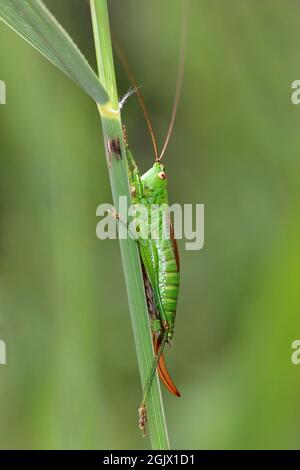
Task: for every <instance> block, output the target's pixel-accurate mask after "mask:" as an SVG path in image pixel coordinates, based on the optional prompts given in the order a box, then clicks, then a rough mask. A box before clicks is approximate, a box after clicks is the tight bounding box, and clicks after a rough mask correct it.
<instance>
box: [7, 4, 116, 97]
mask: <svg viewBox="0 0 300 470" xmlns="http://www.w3.org/2000/svg"><path fill="white" fill-rule="evenodd" d="M0 20H2V21H4V23H6V24H7V25H8V26H9V27H10V28H12V29H13V30H14V31H16V32H17V33H18V34H19V35H20V36H22V37H23V38H24V39H25V40H26V41H27V42H28V43H29V44H31V45H32V46H33V47H35V48H36V49H37V50H38V51H39V52H40V53H41V54H43V55H44V56H45V57H46V58H47V59H48V60H50V62H52V63H53V64H54V65H56V67H58V68H59V69H60V70H61V71H62V72H64V73H65V74H66V75H67V76H68V77H69V78H71V79H72V80H73V81H74V82H75V83H77V84H78V85H79V86H80V87H81V88H82V89H83V90H84V91H85V92H86V93H87V94H88V95H90V96H91V97H92V98H93V99H94V100H95V101H97V102H98V103H100V104H105V103H107V102H108V100H109V96H108V94H107V92H106V90H105V89H104V88H103V86H102V85H101V83H100V82H99V79H98V77H97V75H96V74H95V73H94V71H93V69H92V68H91V66H90V65H89V64H88V62H87V61H86V59H85V58H84V56H83V54H82V53H81V52H80V50H79V49H78V47H77V46H76V45H75V43H74V42H73V40H72V39H71V38H70V36H69V35H68V34H67V32H66V31H65V30H64V29H63V28H62V26H61V25H60V24H59V23H58V21H57V20H56V19H55V18H54V16H53V15H52V14H51V13H50V12H49V10H48V9H47V8H46V7H45V6H44V4H43V3H42V2H41V1H40V0H1V1H0Z"/></svg>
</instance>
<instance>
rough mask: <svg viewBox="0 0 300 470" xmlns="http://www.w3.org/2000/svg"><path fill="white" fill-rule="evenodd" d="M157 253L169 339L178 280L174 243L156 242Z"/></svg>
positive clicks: (172, 328)
mask: <svg viewBox="0 0 300 470" xmlns="http://www.w3.org/2000/svg"><path fill="white" fill-rule="evenodd" d="M157 252H158V257H159V274H158V281H159V292H160V298H161V301H162V305H163V307H164V311H165V315H166V318H167V321H168V324H169V328H170V334H169V336H170V338H171V337H172V335H173V331H174V323H175V315H176V310H177V299H178V291H179V278H180V275H179V269H178V263H177V262H176V256H175V251H174V241H173V240H172V239H166V240H158V241H157Z"/></svg>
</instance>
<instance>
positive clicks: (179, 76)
mask: <svg viewBox="0 0 300 470" xmlns="http://www.w3.org/2000/svg"><path fill="white" fill-rule="evenodd" d="M186 35H187V2H186V1H184V2H183V19H182V29H181V39H180V52H179V62H178V71H177V80H176V90H175V98H174V104H173V109H172V115H171V121H170V125H169V129H168V132H167V136H166V139H165V143H164V145H163V148H162V151H161V153H160V156H159V157H158V158H156V161H158V162H160V161H161V159H162V158H163V156H164V154H165V151H166V149H167V146H168V144H169V140H170V137H171V134H172V131H173V127H174V123H175V119H176V114H177V109H178V104H179V99H180V94H181V89H182V82H183V74H184V63H185V50H186Z"/></svg>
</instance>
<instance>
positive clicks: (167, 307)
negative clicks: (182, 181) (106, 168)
mask: <svg viewBox="0 0 300 470" xmlns="http://www.w3.org/2000/svg"><path fill="white" fill-rule="evenodd" d="M184 39H185V28H183V38H182V41H181V50H180V60H179V66H178V77H177V85H176V94H175V99H174V105H173V111H172V117H171V121H170V125H169V129H168V132H167V137H166V139H165V143H164V145H163V148H162V151H161V153H160V154H158V151H157V145H156V140H155V137H154V132H153V128H152V125H151V121H150V118H149V115H148V112H147V109H146V106H145V103H144V100H143V97H142V94H141V92H140V90H139V87H137V85H136V82H135V79H134V77H133V74H132V72H131V69H130V67H129V64H128V62H127V60H126V59H125V57H124V54H123V52H122V51H121V48H120V46H119V45H118V43H117V42H116V41H114V43H115V44H114V45H115V48H116V50H117V53H118V56H119V58H120V60H121V62H122V64H123V66H124V68H125V70H126V72H127V74H128V76H129V78H130V81H131V83H132V85H133V90H134V91H135V92H136V94H137V96H138V99H139V102H140V105H141V108H142V110H143V113H144V116H145V119H146V122H147V126H148V129H149V132H150V135H151V139H152V143H153V148H154V153H155V163H154V165H153V166H152V167H151V168H150V169H149V170H148V171H147V172H146V173H145V174H143V175H141V174H140V172H139V168H138V166H137V164H136V162H135V160H134V158H133V155H132V153H131V150H130V148H129V145H128V141H127V135H126V129H125V126H124V127H123V131H124V132H123V134H124V142H125V149H126V157H127V162H128V177H129V184H130V192H131V204H132V207H133V208H135V207H140V205H142V206H143V207H144V208H146V214H147V215H146V217H145V218H144V219H143V220H142V222H141V221H140V220H139V223H138V224H137V225H136V226H135V234H134V235H133V236H134V238H136V240H137V243H138V247H139V253H140V259H141V266H142V272H143V278H144V286H145V294H146V299H147V306H148V313H149V320H150V326H151V331H152V336H153V345H154V352H155V358H154V360H153V365H152V369H151V372H150V374H149V378H148V380H147V384H146V386H145V389H144V394H143V398H142V402H141V404H140V407H139V427H140V429H141V431H142V432H143V434H145V427H146V422H147V413H146V401H147V396H148V393H149V390H150V388H151V384H152V381H153V378H154V375H155V372H156V369H157V370H158V374H159V377H160V379H161V381H162V383H163V384H164V385H165V386H166V388H167V389H168V390H169V391H170V392H171V393H172V394H174V395H176V396H178V397H179V396H180V393H179V391H178V389H177V388H176V386H175V385H174V383H173V381H172V379H171V377H170V375H169V373H168V371H167V369H166V366H165V361H164V354H163V351H164V347H165V345H166V343H169V344H171V340H172V337H173V333H174V325H175V317H176V310H177V300H178V293H179V281H180V266H179V253H178V249H177V242H176V239H175V238H174V231H173V226H172V221H171V218H170V214H169V210H168V190H167V175H166V172H165V166H164V165H163V164H162V163H161V160H162V157H163V155H164V153H165V151H166V148H167V145H168V142H169V139H170V136H171V133H172V130H173V126H174V122H175V117H176V113H177V107H178V103H179V97H180V91H181V86H182V80H183V69H184V51H185V47H184ZM131 94H132V91H129V93H128V94H127V95H126V96H125V98H123V99H122V100H121V103H120V106H121V107H122V106H123V104H124V102H125V100H126V99H127V97H128V96H130V95H131ZM153 208H154V209H153ZM155 208H156V212H155ZM153 214H156V219H155V220H153ZM115 215H116V217H117V218H118V219H119V220H121V219H120V217H119V216H118V215H117V214H115ZM150 227H151V233H149V228H150ZM153 227H154V229H155V230H154V232H155V231H156V234H155V236H153ZM139 232H143V233H146V234H147V237H146V238H143V237H141V236H138V237H136V235H137V233H139Z"/></svg>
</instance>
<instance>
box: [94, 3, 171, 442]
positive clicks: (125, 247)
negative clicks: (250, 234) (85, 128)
mask: <svg viewBox="0 0 300 470" xmlns="http://www.w3.org/2000/svg"><path fill="white" fill-rule="evenodd" d="M90 5H91V13H92V20H93V30H94V38H95V47H96V54H97V61H98V69H99V76H100V80H101V83H102V84H103V85H104V87H105V88H106V89H107V90H108V92H109V95H110V97H111V105H110V107H108V106H99V111H100V115H101V120H102V126H103V133H104V142H105V149H106V153H107V158H108V162H109V165H108V169H109V175H110V181H111V188H112V194H113V201H114V205H115V207H116V208H117V210H118V212H120V210H119V208H118V200H119V196H126V197H127V201H128V207H129V206H130V204H131V202H130V194H129V184H128V169H127V162H126V156H125V148H124V142H123V135H122V124H121V116H120V111H119V105H118V93H117V87H116V79H115V71H114V63H113V55H112V46H111V37H110V28H109V19H108V11H107V1H106V0H90ZM110 139H118V140H119V142H120V149H121V157H122V158H115V156H113V155H111V154H109V153H108V145H107V142H108V141H109V140H110ZM121 215H122V216H124V214H122V212H121ZM120 248H121V255H122V262H123V269H124V275H125V281H126V289H127V295H128V300H129V306H130V314H131V322H132V327H133V333H134V340H135V346H136V352H137V358H138V365H139V370H140V376H141V382H142V387H143V389H144V387H145V385H146V382H147V379H148V377H149V373H150V370H151V366H152V361H153V357H154V352H153V346H152V339H151V333H150V325H149V320H148V310H147V305H146V299H145V291H144V284H143V279H142V272H141V265H140V259H139V252H138V248H137V244H136V242H135V241H134V240H130V239H128V240H120ZM140 397H141V399H142V391H141V395H140ZM124 406H126V398H125V397H124ZM137 408H138V403H137ZM147 416H148V433H149V437H150V440H151V445H152V448H153V449H165V450H167V449H169V439H168V432H167V426H166V421H165V415H164V408H163V403H162V397H161V391H160V385H159V380H158V377H157V374H156V376H155V379H154V381H153V385H152V387H151V390H150V393H149V396H148V400H147ZM137 423H138V420H137ZM137 432H138V424H137Z"/></svg>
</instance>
